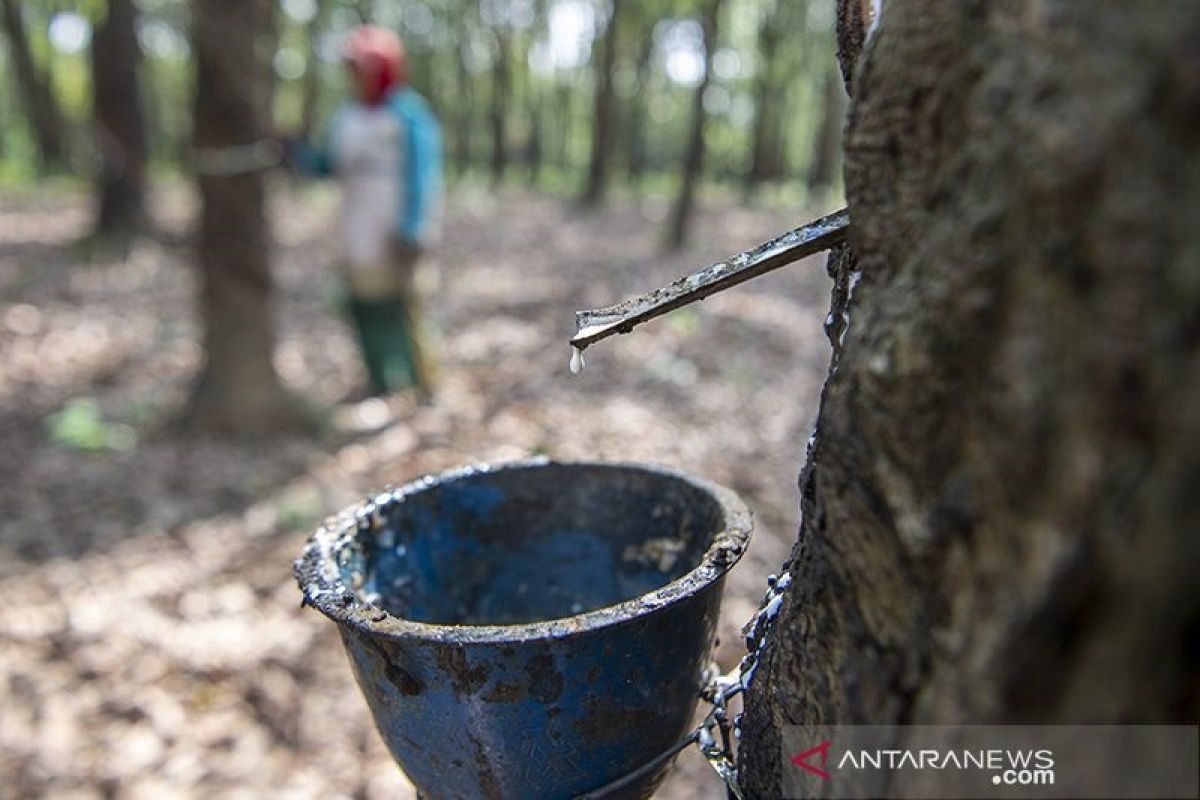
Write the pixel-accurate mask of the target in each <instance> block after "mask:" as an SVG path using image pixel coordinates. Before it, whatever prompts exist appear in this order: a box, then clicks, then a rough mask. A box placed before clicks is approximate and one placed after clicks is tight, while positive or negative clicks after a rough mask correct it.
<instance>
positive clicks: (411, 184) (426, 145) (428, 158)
mask: <svg viewBox="0 0 1200 800" xmlns="http://www.w3.org/2000/svg"><path fill="white" fill-rule="evenodd" d="M391 107H392V109H393V111H395V113H396V114H397V116H399V118H400V121H401V123H402V124H403V127H404V131H405V135H404V147H405V153H404V158H403V159H402V161H403V163H404V167H405V173H404V175H402V176H401V181H400V190H401V192H402V193H403V197H402V198H401V199H402V202H401V203H400V218H399V219H398V220H397V225H396V227H397V229H398V231H399V232H400V235H401V236H402V237H403V238H405V239H408V240H409V241H412V242H420V241H422V240H423V239H424V238H425V237H426V235H427V234H428V233H429V228H430V226H431V222H432V218H433V216H434V214H435V213H436V210H437V207H438V204H439V202H440V197H441V191H442V131H441V126H440V125H439V124H438V120H437V117H436V116H434V113H433V109H431V108H430V107H429V104H428V103H427V102H426V101H425V98H423V97H421V95H419V94H418V93H417V92H416V91H414V90H413V89H411V88H406V89H403V90H401V91H399V92H397V93H396V94H395V96H394V97H393V99H392V105H391Z"/></svg>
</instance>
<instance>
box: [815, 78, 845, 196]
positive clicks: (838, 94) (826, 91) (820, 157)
mask: <svg viewBox="0 0 1200 800" xmlns="http://www.w3.org/2000/svg"><path fill="white" fill-rule="evenodd" d="M831 67H832V65H831ZM821 83H822V86H821V121H820V123H819V124H818V126H817V130H816V136H815V137H814V138H813V150H812V158H811V160H810V161H809V169H808V185H809V186H810V187H812V188H813V189H827V188H829V187H830V186H832V185H833V181H834V179H835V177H836V176H837V168H838V166H839V165H840V158H841V145H842V121H843V116H844V113H845V94H844V91H843V89H842V82H841V80H840V79H839V77H838V74H837V71H836V70H834V69H832V68H830V69H828V70H826V72H825V76H824V77H823V78H822V79H821Z"/></svg>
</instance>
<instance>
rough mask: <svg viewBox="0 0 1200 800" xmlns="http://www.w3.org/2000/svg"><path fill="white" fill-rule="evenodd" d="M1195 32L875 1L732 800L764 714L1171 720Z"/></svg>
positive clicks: (1029, 0)
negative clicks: (830, 278) (844, 203)
mask: <svg viewBox="0 0 1200 800" xmlns="http://www.w3.org/2000/svg"><path fill="white" fill-rule="evenodd" d="M1198 40H1200V9H1198V7H1197V6H1196V5H1195V4H1194V3H1188V2H1182V1H1180V2H1161V3H1156V4H1154V5H1153V6H1141V5H1136V4H1135V5H1130V4H1124V3H1118V2H1104V3H1094V4H1087V5H1081V4H1076V3H1070V2H1061V3H1044V2H1034V0H1026V1H1025V2H1015V1H1014V2H1009V3H989V2H982V1H981V0H975V1H974V2H955V3H946V2H942V0H893V1H892V2H889V3H888V4H887V5H886V9H885V12H884V14H883V19H882V22H881V24H880V26H879V28H878V30H877V31H876V33H875V34H874V37H873V38H872V39H871V40H870V41H869V42H868V43H867V47H866V54H865V56H864V57H863V58H862V59H861V60H858V61H857V62H856V63H852V66H851V69H852V70H853V71H855V72H857V74H856V75H855V76H854V78H853V85H854V92H853V95H854V99H853V103H852V106H851V111H850V121H849V126H848V131H847V144H846V167H845V173H846V184H847V197H848V201H849V204H850V210H851V217H852V220H853V230H852V233H851V243H852V246H853V248H854V252H853V253H849V252H847V253H843V254H842V255H841V257H840V258H838V259H835V260H834V262H833V264H834V267H835V270H834V271H835V274H836V277H837V282H836V284H835V292H834V308H833V314H834V315H835V317H836V318H837V319H841V318H842V317H841V315H842V312H843V311H845V312H846V313H847V314H848V317H847V319H848V321H849V328H848V330H844V331H837V330H835V331H834V333H837V334H839V337H838V338H839V339H841V341H842V342H843V344H842V345H840V346H837V347H835V351H834V364H835V365H836V367H837V368H836V370H834V371H831V373H830V375H829V377H828V380H827V382H826V385H825V389H824V392H823V396H822V400H821V407H820V412H819V418H818V422H817V433H816V436H815V439H814V443H813V445H812V446H811V448H810V451H809V457H808V462H807V464H806V466H805V468H804V471H803V473H802V475H801V508H802V523H801V529H800V534H799V539H798V541H797V544H796V546H795V549H794V550H793V551H792V555H791V559H790V563H789V565H788V569H789V570H790V574H791V576H792V582H791V585H790V587H789V588H788V590H787V591H786V593H785V595H784V601H783V605H782V608H781V610H780V612H779V615H778V617H777V618H776V624H775V626H774V630H773V631H772V633H771V635H770V637H769V639H768V644H767V646H766V648H765V650H764V655H763V661H762V663H761V665H760V666H759V669H758V671H757V672H756V674H755V677H754V681H753V684H752V686H751V689H750V692H749V694H748V697H747V699H746V703H747V710H746V714H745V718H744V720H743V726H742V744H743V747H742V750H741V754H740V759H741V772H742V776H743V782H744V785H745V788H746V789H747V790H748V796H750V797H776V796H778V793H779V787H780V776H781V770H782V769H784V768H786V765H785V764H783V763H782V762H781V758H780V744H779V743H780V729H781V726H783V725H787V724H797V725H806V726H815V725H818V724H822V723H826V724H828V723H843V724H848V723H880V724H887V723H914V724H915V723H1015V722H1023V723H1050V722H1063V723H1088V722H1094V723H1099V722H1164V721H1176V722H1185V721H1187V722H1193V721H1194V720H1195V719H1196V718H1197V715H1198V714H1200V697H1198V689H1197V687H1198V686H1200V681H1197V675H1198V674H1200V663H1198V662H1200V657H1198V655H1197V651H1196V646H1195V643H1196V641H1197V631H1198V630H1200V538H1198V537H1197V536H1196V535H1195V532H1196V531H1197V530H1200V500H1198V495H1197V493H1196V486H1197V485H1200V416H1198V415H1197V414H1196V411H1195V410H1196V409H1197V408H1200V369H1198V367H1197V364H1198V363H1200V281H1198V280H1197V277H1196V276H1197V272H1196V268H1195V267H1196V254H1197V253H1198V252H1200V229H1198V228H1197V226H1196V225H1195V209H1196V208H1197V207H1200V206H1198V204H1200V140H1198V139H1197V137H1196V136H1195V133H1194V120H1195V119H1196V115H1197V112H1200V82H1198V81H1197V80H1196V75H1197V74H1200V69H1198V67H1200V62H1198V61H1197V59H1198V57H1200V56H1198V51H1197V49H1196V47H1195V42H1196V41H1198ZM843 43H844V42H843ZM845 49H846V50H847V54H849V50H850V48H845ZM851 60H852V61H853V59H851ZM855 284H857V287H856V288H855ZM842 334H844V338H842V336H841V335H842ZM899 744H900V745H902V744H903V743H899Z"/></svg>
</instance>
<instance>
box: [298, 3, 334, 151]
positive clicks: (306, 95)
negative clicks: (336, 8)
mask: <svg viewBox="0 0 1200 800" xmlns="http://www.w3.org/2000/svg"><path fill="white" fill-rule="evenodd" d="M330 8H331V6H330V3H329V0H314V5H313V15H312V19H310V20H309V21H308V24H307V25H305V26H304V38H305V41H306V43H307V47H308V49H307V51H306V52H305V54H304V81H303V83H302V84H301V86H300V137H301V139H303V140H304V141H307V142H310V141H312V135H313V129H314V128H315V127H316V124H317V114H318V113H319V111H320V105H321V56H320V54H319V53H318V52H317V42H319V41H320V39H321V36H322V35H323V33H324V31H325V27H326V26H327V25H328V23H329V12H330Z"/></svg>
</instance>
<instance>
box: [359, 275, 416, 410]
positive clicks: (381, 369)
mask: <svg viewBox="0 0 1200 800" xmlns="http://www.w3.org/2000/svg"><path fill="white" fill-rule="evenodd" d="M414 305H415V303H414V300H413V298H412V296H411V294H410V293H404V294H402V295H400V296H397V297H391V298H372V299H369V300H367V299H362V298H355V297H351V298H350V301H349V306H350V318H351V319H352V320H353V322H354V328H355V330H356V331H357V332H358V343H359V346H360V347H361V348H362V355H363V361H364V362H365V365H366V368H367V379H368V380H369V381H370V384H371V389H372V390H373V391H374V392H375V393H377V394H386V393H388V392H393V391H396V390H399V389H405V388H409V387H412V388H415V389H417V390H418V391H420V392H422V393H427V392H429V391H430V390H431V389H432V388H433V387H432V386H431V380H430V375H429V370H428V365H427V364H426V361H425V353H424V348H423V347H422V343H421V330H420V323H419V320H418V315H417V313H416V309H415V308H414Z"/></svg>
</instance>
